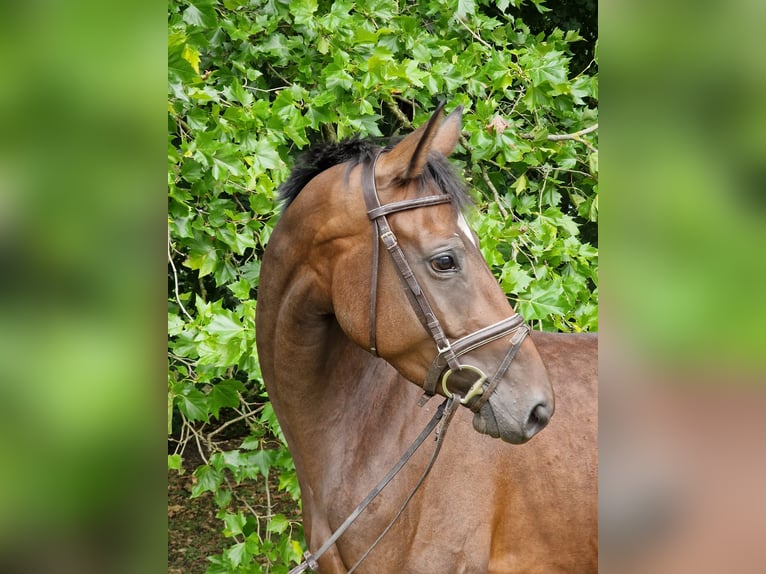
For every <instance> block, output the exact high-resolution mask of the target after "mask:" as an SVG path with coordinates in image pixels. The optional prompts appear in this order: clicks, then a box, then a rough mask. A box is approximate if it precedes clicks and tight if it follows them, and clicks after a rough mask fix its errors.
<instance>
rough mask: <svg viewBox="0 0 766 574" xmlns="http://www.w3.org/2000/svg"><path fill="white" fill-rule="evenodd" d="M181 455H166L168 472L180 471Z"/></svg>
mask: <svg viewBox="0 0 766 574" xmlns="http://www.w3.org/2000/svg"><path fill="white" fill-rule="evenodd" d="M181 468H183V467H182V465H181V455H180V454H169V455H168V470H181Z"/></svg>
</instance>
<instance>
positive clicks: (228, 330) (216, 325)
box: [207, 311, 244, 342]
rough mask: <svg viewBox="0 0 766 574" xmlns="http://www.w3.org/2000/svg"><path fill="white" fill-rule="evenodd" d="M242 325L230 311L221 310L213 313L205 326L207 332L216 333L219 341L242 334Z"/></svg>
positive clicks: (228, 339)
mask: <svg viewBox="0 0 766 574" xmlns="http://www.w3.org/2000/svg"><path fill="white" fill-rule="evenodd" d="M243 331H244V327H242V324H241V323H240V322H239V321H238V320H237V319H235V318H234V316H233V315H232V313H231V312H230V311H221V312H219V313H216V314H215V315H213V318H212V319H211V320H210V323H208V326H207V332H208V333H211V334H213V335H216V336H217V338H218V340H219V341H221V342H226V341H230V340H231V339H233V338H234V337H239V336H241V335H242V332H243Z"/></svg>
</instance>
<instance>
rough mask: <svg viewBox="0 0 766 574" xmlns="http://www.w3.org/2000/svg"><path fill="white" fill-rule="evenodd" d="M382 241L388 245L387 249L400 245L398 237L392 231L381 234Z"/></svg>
mask: <svg viewBox="0 0 766 574" xmlns="http://www.w3.org/2000/svg"><path fill="white" fill-rule="evenodd" d="M380 240H381V241H382V242H383V243H384V244H385V245H386V249H391V248H392V247H394V246H395V245H396V244H397V243H398V242H397V240H396V235H394V232H393V231H390V230H389V231H384V232H383V233H381V234H380Z"/></svg>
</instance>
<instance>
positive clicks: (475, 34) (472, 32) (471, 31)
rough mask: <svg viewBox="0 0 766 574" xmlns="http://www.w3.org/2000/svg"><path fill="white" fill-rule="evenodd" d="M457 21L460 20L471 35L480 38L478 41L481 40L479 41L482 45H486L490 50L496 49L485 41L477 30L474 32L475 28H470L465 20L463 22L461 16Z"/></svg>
mask: <svg viewBox="0 0 766 574" xmlns="http://www.w3.org/2000/svg"><path fill="white" fill-rule="evenodd" d="M457 21H458V22H460V25H461V26H463V28H465V29H466V30H468V32H470V34H471V36H473V37H474V38H475V39H476V40H478V41H479V43H480V44H481V45H482V46H484V47H485V48H489V49H490V50H494V48H493V47H492V46H490V45H489V44H488V43H487V42H485V41H484V40H483V39H482V38H481V36H479V35H478V34H477V33H476V32H474V31H473V30H471V29H470V28H469V27H468V26H467V25H466V23H465V22H463V20H462V19H461V18H458V19H457Z"/></svg>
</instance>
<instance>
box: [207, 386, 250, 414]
mask: <svg viewBox="0 0 766 574" xmlns="http://www.w3.org/2000/svg"><path fill="white" fill-rule="evenodd" d="M244 390H245V386H244V385H243V384H242V383H240V382H239V381H235V380H234V379H228V380H225V381H221V382H220V383H217V384H216V385H213V388H211V389H210V393H209V394H208V398H209V401H210V407H209V408H210V412H211V413H213V416H214V417H215V418H218V413H219V411H220V409H221V408H223V407H236V406H238V405H239V403H240V398H239V394H238V393H241V392H244Z"/></svg>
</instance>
